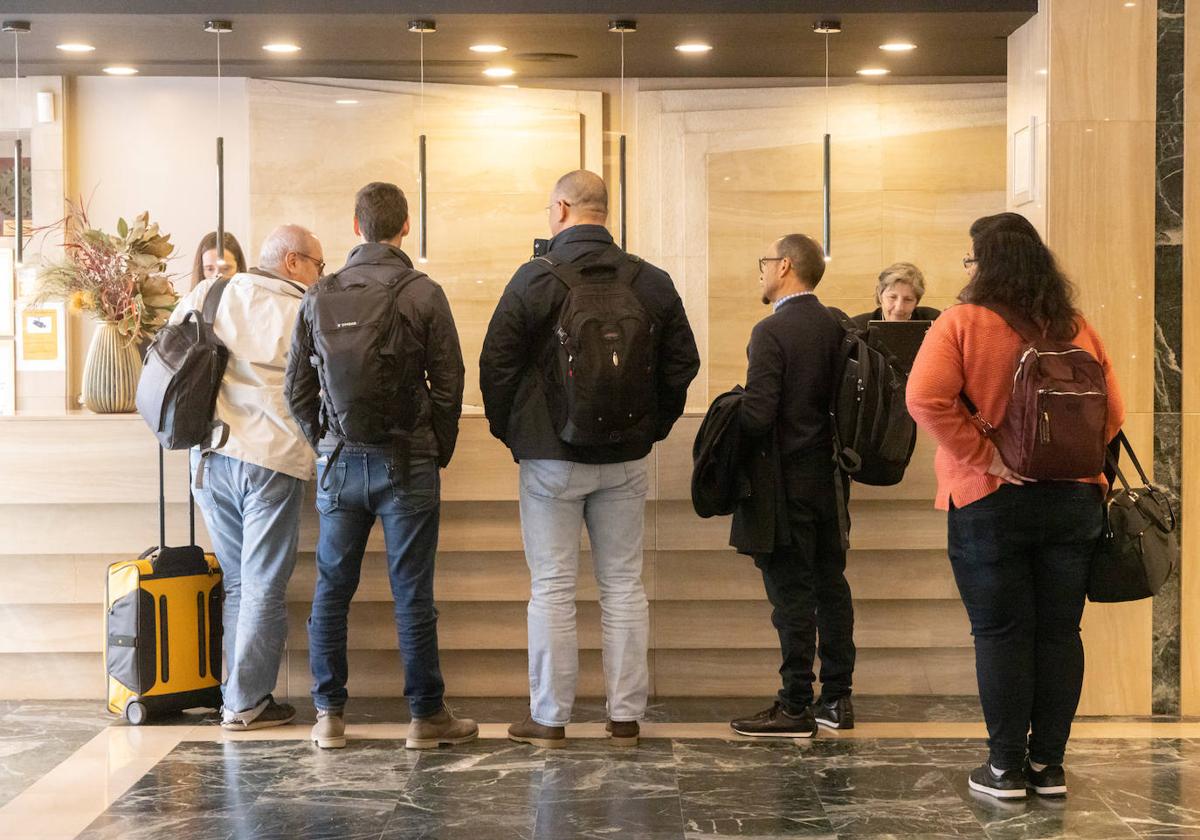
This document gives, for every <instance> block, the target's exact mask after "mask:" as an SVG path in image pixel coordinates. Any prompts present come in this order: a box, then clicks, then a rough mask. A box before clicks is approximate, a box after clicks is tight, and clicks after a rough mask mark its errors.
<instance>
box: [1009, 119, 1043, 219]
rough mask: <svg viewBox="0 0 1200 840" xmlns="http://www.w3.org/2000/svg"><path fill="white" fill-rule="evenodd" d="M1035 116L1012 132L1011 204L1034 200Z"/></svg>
mask: <svg viewBox="0 0 1200 840" xmlns="http://www.w3.org/2000/svg"><path fill="white" fill-rule="evenodd" d="M1036 138H1037V117H1030V118H1029V125H1027V126H1023V127H1021V128H1018V129H1017V130H1016V131H1015V132H1013V146H1012V167H1013V204H1015V205H1018V206H1019V205H1021V204H1028V203H1029V202H1031V201H1033V200H1034V193H1035V191H1036V187H1037V174H1036V173H1037V140H1036Z"/></svg>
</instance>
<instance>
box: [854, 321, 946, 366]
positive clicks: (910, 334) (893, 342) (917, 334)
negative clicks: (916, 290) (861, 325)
mask: <svg viewBox="0 0 1200 840" xmlns="http://www.w3.org/2000/svg"><path fill="white" fill-rule="evenodd" d="M932 323H933V321H871V322H869V323H868V324H867V341H868V342H869V343H870V344H872V345H875V346H880V347H883V348H884V349H886V350H887V351H888V352H890V353H891V354H892V355H893V356H895V357H896V359H897V360H898V361H899V362H900V364H901V366H903V368H904V372H905V373H908V372H909V371H911V370H912V366H913V362H914V361H916V358H917V351H918V350H920V349H921V342H922V341H924V340H925V333H926V332H927V331H928V330H929V326H930V325H931V324H932Z"/></svg>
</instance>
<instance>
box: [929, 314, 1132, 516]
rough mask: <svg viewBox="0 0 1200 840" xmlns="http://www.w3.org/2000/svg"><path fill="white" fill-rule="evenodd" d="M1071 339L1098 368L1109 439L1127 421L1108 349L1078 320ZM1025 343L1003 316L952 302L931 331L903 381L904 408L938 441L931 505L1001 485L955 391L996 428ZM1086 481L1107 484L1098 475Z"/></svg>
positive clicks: (966, 500)
mask: <svg viewBox="0 0 1200 840" xmlns="http://www.w3.org/2000/svg"><path fill="white" fill-rule="evenodd" d="M1072 343H1073V344H1075V345H1077V346H1079V347H1082V348H1083V349H1085V350H1087V351H1088V352H1089V353H1091V354H1092V355H1093V356H1095V357H1096V358H1097V359H1098V360H1099V361H1100V364H1101V365H1102V366H1103V368H1104V378H1105V381H1106V382H1107V385H1108V429H1107V430H1106V432H1107V438H1106V440H1111V439H1112V437H1113V436H1114V435H1115V434H1116V433H1117V431H1118V430H1119V429H1120V428H1121V424H1122V423H1123V422H1124V421H1125V404H1124V402H1123V401H1122V400H1121V391H1120V389H1119V387H1118V386H1117V380H1116V377H1115V376H1114V375H1113V371H1112V364H1111V363H1110V362H1109V359H1108V354H1107V353H1105V352H1104V345H1103V344H1101V343H1100V337H1099V336H1098V335H1096V332H1095V330H1093V329H1092V328H1091V326H1089V325H1088V323H1087V322H1086V321H1084V320H1083V319H1082V318H1080V330H1079V334H1078V335H1077V336H1075V338H1074V340H1073V341H1072ZM1023 346H1024V341H1022V339H1021V337H1020V336H1019V335H1017V333H1015V332H1014V331H1013V330H1012V329H1011V328H1010V327H1009V326H1008V324H1006V323H1005V322H1004V319H1003V318H1001V317H1000V316H999V315H997V314H996V313H995V312H992V311H991V310H990V309H987V308H986V307H983V306H975V305H973V304H959V305H957V306H952V307H951V308H949V309H947V310H946V311H945V312H943V313H942V314H941V316H940V317H939V318H938V319H937V320H936V321H934V322H933V326H932V327H930V328H929V332H928V333H927V334H926V336H925V341H924V343H923V344H922V345H921V351H920V352H919V353H918V354H917V360H916V362H915V363H914V364H913V369H912V375H911V376H910V377H909V380H908V410H909V412H910V413H911V414H912V416H913V419H914V420H916V421H917V425H919V426H920V427H921V428H922V429H924V430H925V431H926V432H928V433H929V434H930V435H931V436H932V437H933V439H934V440H936V441H937V443H938V449H937V455H936V457H935V459H934V472H935V473H936V474H937V484H938V489H937V500H936V501H935V503H934V504H935V507H937V508H938V509H939V510H949V509H950V502H951V500H953V502H954V506H955V507H966V506H967V505H969V504H971V502H975V501H978V500H979V499H982V498H983V497H984V496H986V495H988V494H989V493H992V492H994V491H995V490H996V489H997V488H998V487H999V486H1000V483H1001V482H1000V479H998V478H996V477H995V476H992V475H988V474H987V468H988V466H989V465H990V464H991V463H992V453H993V452H994V451H995V448H994V447H993V445H992V444H991V442H990V441H988V440H987V439H986V438H985V437H984V436H983V433H982V432H980V431H979V427H978V426H977V425H976V424H975V423H974V422H973V421H972V420H971V418H970V415H969V414H968V412H967V409H966V406H964V405H963V403H962V400H960V399H959V398H958V395H959V394H960V393H961V392H962V390H963V386H964V384H966V385H967V393H968V394H969V395H970V397H971V399H972V401H974V403H975V405H976V407H977V408H978V409H979V413H980V414H981V415H983V417H984V418H986V419H987V420H988V421H989V422H990V423H991V424H992V425H994V426H998V425H1000V421H1001V420H1003V419H1004V414H1005V411H1007V409H1008V401H1009V398H1010V396H1011V388H1012V376H1013V371H1014V370H1015V369H1016V364H1017V355H1018V354H1019V353H1020V352H1021V348H1022V347H1023ZM1086 481H1088V482H1091V483H1097V484H1104V483H1105V481H1104V477H1103V476H1102V475H1098V476H1095V477H1094V478H1090V479H1086Z"/></svg>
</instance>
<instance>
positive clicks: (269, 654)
mask: <svg viewBox="0 0 1200 840" xmlns="http://www.w3.org/2000/svg"><path fill="white" fill-rule="evenodd" d="M324 260H325V257H324V252H323V251H322V250H321V242H320V240H318V239H317V237H316V236H314V235H313V234H312V232H311V231H309V230H306V229H305V228H302V227H300V226H299V225H283V226H281V227H278V228H276V229H275V230H274V231H272V232H271V235H270V236H268V237H267V238H266V240H265V241H264V242H263V244H262V250H261V252H260V255H259V261H258V267H257V268H252V269H250V270H249V271H244V272H240V273H238V274H235V275H233V277H231V278H230V279H229V280H227V281H226V280H221V279H220V278H218V279H215V280H205V281H203V282H202V283H200V284H199V285H198V286H196V288H195V289H193V290H192V291H191V292H189V293H188V295H187V296H186V297H185V298H184V299H183V300H181V301H180V302H179V305H178V306H177V307H176V308H175V312H174V313H173V314H172V316H171V322H172V323H178V322H180V321H182V320H183V317H184V315H185V314H187V313H188V312H190V311H191V310H193V309H197V310H203V308H204V303H205V300H206V299H207V297H208V295H209V294H217V295H220V298H219V303H218V305H217V310H216V317H215V320H214V322H213V329H214V331H215V332H216V334H217V337H218V338H219V339H221V341H223V342H224V343H225V346H226V347H227V348H228V349H229V362H228V364H227V365H226V368H225V377H224V379H223V380H222V381H221V388H220V391H219V393H218V395H217V408H216V419H217V420H219V421H221V422H223V423H225V424H227V425H228V426H229V439H228V441H227V442H226V443H225V444H224V446H222V447H220V448H219V449H217V450H216V451H215V452H212V453H210V454H208V455H205V456H203V463H201V454H200V451H199V450H198V449H194V450H192V455H191V457H192V464H193V467H194V468H195V473H196V481H195V494H196V501H197V502H198V503H199V505H200V512H201V514H202V515H203V516H204V523H205V525H207V526H208V533H209V535H210V536H211V537H212V542H213V550H214V551H215V553H216V555H217V560H218V561H219V562H220V564H221V572H222V574H223V577H224V586H225V607H224V614H223V617H222V618H223V624H224V631H225V637H224V648H225V664H226V669H227V671H228V674H229V676H228V679H226V681H225V683H224V684H223V685H222V686H221V692H222V697H223V706H224V708H223V709H222V713H221V725H222V726H223V727H225V728H226V729H230V730H235V731H238V730H247V729H261V728H263V727H267V726H281V725H283V724H285V723H288V722H289V721H291V720H292V718H294V717H295V716H296V710H295V709H294V708H292V707H291V706H290V705H288V704H286V703H276V702H275V699H274V697H272V696H271V690H272V689H273V688H274V686H275V681H276V679H277V678H278V676H279V663H280V659H281V658H282V656H283V644H284V640H285V639H286V638H287V604H286V601H285V598H284V596H285V593H286V590H287V584H288V579H289V578H291V576H292V570H293V569H294V568H295V566H296V544H297V540H298V538H299V533H300V509H301V503H302V502H303V500H304V484H305V482H306V481H308V479H309V477H310V476H311V475H312V471H313V463H314V460H315V457H314V455H313V451H312V447H310V446H309V445H308V441H307V440H306V439H305V437H304V434H303V433H302V432H301V430H300V427H299V426H298V425H297V424H296V421H295V420H293V419H292V416H291V414H290V413H289V412H288V410H287V408H286V403H285V401H284V395H283V390H284V388H283V386H284V371H285V369H286V367H287V359H288V348H289V347H290V346H291V342H292V328H293V326H294V325H295V323H296V314H297V313H298V312H299V311H300V301H301V299H302V298H303V297H304V292H305V290H306V289H307V288H308V287H309V286H311V285H312V284H313V283H315V282H316V281H317V279H318V278H319V277H320V276H321V270H322V269H323V268H324V267H325V262H324ZM218 284H219V285H218ZM243 593H244V595H245V597H244V598H243Z"/></svg>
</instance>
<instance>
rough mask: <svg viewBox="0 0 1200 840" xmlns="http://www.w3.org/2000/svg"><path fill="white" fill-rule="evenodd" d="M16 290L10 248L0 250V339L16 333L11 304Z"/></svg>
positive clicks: (14, 268)
mask: <svg viewBox="0 0 1200 840" xmlns="http://www.w3.org/2000/svg"><path fill="white" fill-rule="evenodd" d="M16 288H17V273H16V266H15V265H14V261H13V251H12V249H11V248H0V338H12V337H13V335H15V333H16V320H15V319H14V317H13V316H14V310H13V303H14V301H15V295H16Z"/></svg>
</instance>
